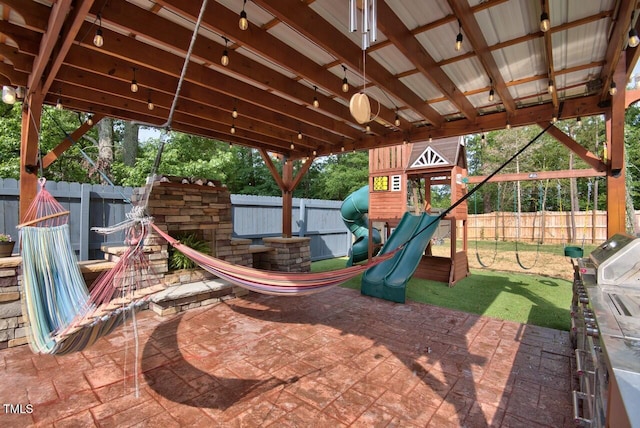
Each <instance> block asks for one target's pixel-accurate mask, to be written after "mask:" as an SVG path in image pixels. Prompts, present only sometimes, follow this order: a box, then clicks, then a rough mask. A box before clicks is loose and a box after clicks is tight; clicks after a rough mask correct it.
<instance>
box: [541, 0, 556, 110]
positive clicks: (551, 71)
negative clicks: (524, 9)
mask: <svg viewBox="0 0 640 428" xmlns="http://www.w3.org/2000/svg"><path fill="white" fill-rule="evenodd" d="M542 11H543V12H547V13H549V5H548V3H547V0H542ZM543 34H544V35H543V38H544V56H545V59H546V63H547V73H548V75H547V77H548V79H549V80H550V81H551V82H552V83H553V91H552V92H551V103H552V104H553V110H554V112H556V113H557V112H558V109H559V104H558V85H557V83H556V74H555V67H554V66H553V44H552V40H551V38H552V37H553V36H552V33H551V31H546V32H545V33H543ZM547 87H548V86H547Z"/></svg>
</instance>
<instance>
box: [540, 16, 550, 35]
mask: <svg viewBox="0 0 640 428" xmlns="http://www.w3.org/2000/svg"><path fill="white" fill-rule="evenodd" d="M549 28H551V21H549V14H548V13H547V12H542V15H540V31H542V32H543V33H546V32H547V31H549Z"/></svg>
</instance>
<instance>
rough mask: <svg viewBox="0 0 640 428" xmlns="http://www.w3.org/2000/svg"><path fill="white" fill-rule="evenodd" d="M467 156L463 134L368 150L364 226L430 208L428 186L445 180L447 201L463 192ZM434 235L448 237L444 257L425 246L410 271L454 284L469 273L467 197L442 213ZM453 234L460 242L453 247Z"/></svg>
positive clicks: (388, 226) (394, 222) (388, 225)
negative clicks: (366, 220) (450, 210)
mask: <svg viewBox="0 0 640 428" xmlns="http://www.w3.org/2000/svg"><path fill="white" fill-rule="evenodd" d="M466 177H467V158H466V152H465V147H464V142H463V139H462V137H451V138H443V139H438V140H432V141H422V142H416V143H407V144H401V145H397V146H393V147H381V148H377V149H372V150H370V151H369V227H370V229H372V228H373V225H374V223H382V224H384V225H385V226H386V229H387V230H391V229H393V228H394V227H395V226H396V225H397V224H398V222H399V221H400V219H401V218H402V216H403V214H404V213H405V212H406V211H415V212H416V213H419V212H431V209H432V207H431V192H432V186H441V185H444V186H450V189H451V203H453V202H455V201H457V200H458V199H460V198H461V197H462V196H464V194H465V193H466V192H467V186H466ZM436 235H437V236H438V237H440V238H447V239H448V240H449V242H450V252H449V257H443V256H434V255H432V245H433V242H432V243H430V244H429V245H428V246H427V249H426V250H425V253H424V254H423V256H422V259H421V260H420V263H419V265H418V268H417V269H416V271H415V273H414V276H415V277H417V278H423V279H430V280H434V281H439V282H444V283H447V284H449V286H453V285H454V284H455V283H456V282H457V281H458V280H460V279H462V278H465V277H466V276H468V275H469V261H468V258H467V203H466V202H463V203H461V204H460V205H459V206H457V207H456V208H455V209H454V210H453V211H452V212H450V213H449V214H447V216H445V217H444V218H443V219H442V221H441V223H440V227H439V231H438V232H437V233H436ZM447 239H445V242H446V240H447ZM458 239H460V240H461V242H462V248H461V249H458V242H457V241H458Z"/></svg>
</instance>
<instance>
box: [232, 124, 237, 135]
mask: <svg viewBox="0 0 640 428" xmlns="http://www.w3.org/2000/svg"><path fill="white" fill-rule="evenodd" d="M231 133H232V134H235V133H236V126H235V125H231Z"/></svg>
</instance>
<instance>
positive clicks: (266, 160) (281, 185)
mask: <svg viewBox="0 0 640 428" xmlns="http://www.w3.org/2000/svg"><path fill="white" fill-rule="evenodd" d="M258 151H259V152H260V156H262V160H263V161H264V163H265V165H267V168H269V172H271V176H272V177H273V179H274V180H275V181H276V184H277V185H278V187H279V188H280V190H281V191H282V192H285V191H286V190H287V188H286V187H285V185H284V181H282V177H280V173H279V172H278V170H277V169H276V166H275V165H274V164H273V162H272V161H271V157H270V156H269V154H268V153H267V151H266V150H265V149H259V150H258Z"/></svg>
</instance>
